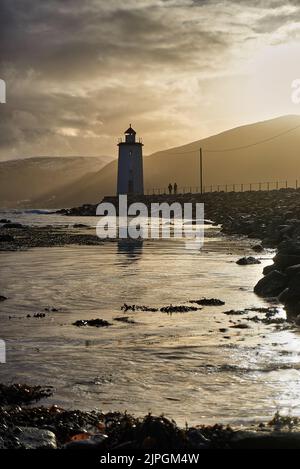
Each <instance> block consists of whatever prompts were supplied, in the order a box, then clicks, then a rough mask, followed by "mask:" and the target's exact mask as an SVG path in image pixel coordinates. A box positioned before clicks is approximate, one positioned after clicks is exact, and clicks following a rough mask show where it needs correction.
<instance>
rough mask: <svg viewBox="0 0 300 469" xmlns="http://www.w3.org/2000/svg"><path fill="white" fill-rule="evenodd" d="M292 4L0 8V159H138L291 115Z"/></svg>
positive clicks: (71, 2)
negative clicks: (125, 143) (121, 145)
mask: <svg viewBox="0 0 300 469" xmlns="http://www.w3.org/2000/svg"><path fill="white" fill-rule="evenodd" d="M299 3H300V2H299V0H294V1H292V0H287V1H286V2H284V4H283V2H282V1H279V0H265V1H261V0H248V1H243V0H242V1H241V0H239V1H237V0H223V1H221V0H203V1H202V0H126V1H124V0H109V1H107V0H61V1H59V0H43V1H40V0H26V1H24V0H1V6H0V31H1V32H0V78H1V79H4V80H5V82H6V87H7V97H6V100H7V102H6V104H0V160H7V159H15V158H22V157H29V156H71V155H82V156H101V155H111V156H114V157H116V156H117V146H116V143H117V139H118V137H120V136H122V134H123V132H124V131H125V130H126V129H127V127H128V125H129V123H132V125H133V127H134V128H135V130H136V131H137V133H138V135H139V136H140V137H142V138H143V141H144V144H145V147H144V151H145V153H146V154H150V153H152V152H154V151H157V150H163V149H166V148H169V147H173V146H177V145H183V144H185V143H188V142H191V141H194V140H198V139H200V138H204V137H207V136H209V135H213V134H215V133H218V132H221V131H223V130H226V129H229V128H232V127H236V126H239V125H243V124H247V123H251V122H256V121H260V120H265V119H270V118H273V117H277V116H280V115H284V114H300V104H295V103H293V102H292V100H291V92H292V91H291V84H292V81H293V80H295V79H297V78H300V60H299V58H300V42H299V39H300V5H299Z"/></svg>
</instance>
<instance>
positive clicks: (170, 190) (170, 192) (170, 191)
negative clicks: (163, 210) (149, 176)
mask: <svg viewBox="0 0 300 469" xmlns="http://www.w3.org/2000/svg"><path fill="white" fill-rule="evenodd" d="M168 189H169V194H172V184H171V183H170V184H169V185H168Z"/></svg>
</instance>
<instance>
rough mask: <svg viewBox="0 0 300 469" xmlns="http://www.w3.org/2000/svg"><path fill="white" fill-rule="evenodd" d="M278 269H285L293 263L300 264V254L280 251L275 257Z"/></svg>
mask: <svg viewBox="0 0 300 469" xmlns="http://www.w3.org/2000/svg"><path fill="white" fill-rule="evenodd" d="M273 261H274V264H275V265H276V269H277V270H285V269H287V268H288V267H290V266H292V265H299V264H300V255H299V256H298V255H293V254H282V253H280V252H279V253H278V254H276V256H275V257H274V259H273Z"/></svg>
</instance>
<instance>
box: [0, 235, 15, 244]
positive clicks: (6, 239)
mask: <svg viewBox="0 0 300 469" xmlns="http://www.w3.org/2000/svg"><path fill="white" fill-rule="evenodd" d="M14 239H15V238H14V237H13V236H11V235H0V243H12V242H13V241H14Z"/></svg>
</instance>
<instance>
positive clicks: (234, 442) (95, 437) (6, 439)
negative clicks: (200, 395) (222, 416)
mask: <svg viewBox="0 0 300 469" xmlns="http://www.w3.org/2000/svg"><path fill="white" fill-rule="evenodd" d="M47 395H49V389H43V388H41V387H37V386H35V387H33V388H31V387H30V386H27V385H12V386H4V385H1V394H0V449H66V450H84V449H88V450H97V451H98V452H99V454H105V453H107V452H118V451H122V452H123V453H126V451H132V450H141V451H145V452H151V451H158V452H159V451H169V452H172V451H173V452H174V451H176V452H177V453H178V452H179V451H186V452H188V451H190V452H192V451H199V450H205V449H224V448H226V449H239V448H244V449H255V448H265V449H269V448H277V449H278V448H295V449H299V448H300V421H299V419H298V418H292V417H282V416H280V415H279V414H276V415H275V416H274V418H273V419H272V420H271V421H269V422H268V423H262V422H261V423H258V424H255V425H252V426H249V427H231V426H229V425H221V424H215V425H210V426H206V425H199V426H193V427H189V426H188V425H186V427H185V428H179V427H178V426H177V425H176V423H175V422H174V421H173V420H170V419H169V418H166V417H165V416H158V417H157V416H153V415H151V414H148V415H146V416H145V417H143V418H136V417H134V416H132V415H129V414H127V413H120V412H109V413H102V412H96V411H91V412H82V411H80V410H65V409H62V408H60V407H58V406H56V405H52V406H51V407H45V406H39V407H29V406H28V405H27V404H29V403H30V401H31V400H38V399H39V398H44V397H45V396H47ZM8 403H10V405H8Z"/></svg>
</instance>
